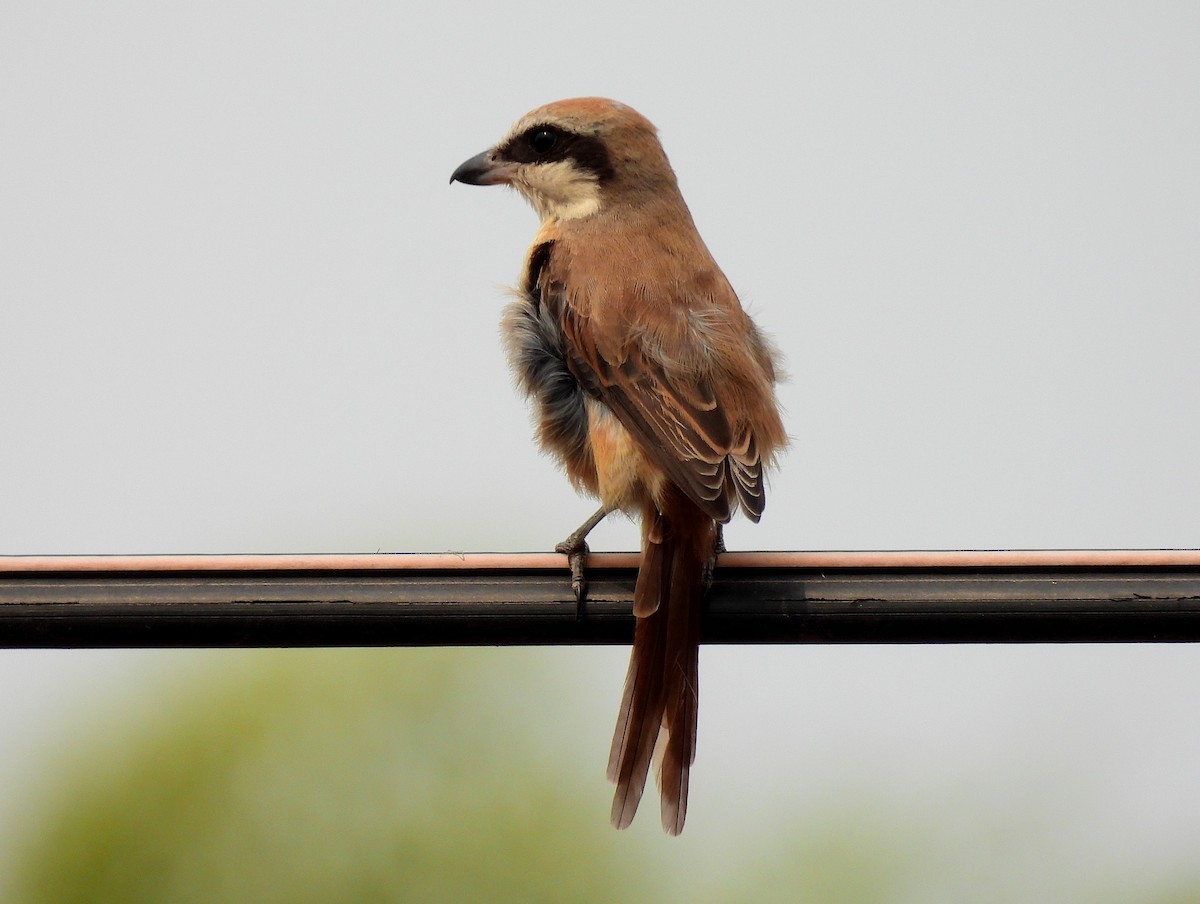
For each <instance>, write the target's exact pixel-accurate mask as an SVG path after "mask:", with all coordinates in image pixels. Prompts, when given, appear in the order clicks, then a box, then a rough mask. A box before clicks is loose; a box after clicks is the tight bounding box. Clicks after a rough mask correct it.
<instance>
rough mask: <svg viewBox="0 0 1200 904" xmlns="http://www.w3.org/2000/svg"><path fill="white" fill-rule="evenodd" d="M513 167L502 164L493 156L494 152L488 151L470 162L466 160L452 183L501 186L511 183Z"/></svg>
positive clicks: (453, 177)
mask: <svg viewBox="0 0 1200 904" xmlns="http://www.w3.org/2000/svg"><path fill="white" fill-rule="evenodd" d="M512 169H513V165H512V164H511V163H502V162H499V161H497V160H496V159H495V158H494V157H493V156H492V151H491V150H490V149H489V150H486V151H484V152H483V153H482V154H476V155H475V156H474V157H472V158H471V159H470V160H464V161H463V162H462V164H460V165H459V167H458V169H456V170H455V171H454V172H453V173H451V174H450V181H451V182H452V183H453V182H461V183H462V184H463V185H499V184H501V183H505V182H508V181H509V178H510V176H511V175H512Z"/></svg>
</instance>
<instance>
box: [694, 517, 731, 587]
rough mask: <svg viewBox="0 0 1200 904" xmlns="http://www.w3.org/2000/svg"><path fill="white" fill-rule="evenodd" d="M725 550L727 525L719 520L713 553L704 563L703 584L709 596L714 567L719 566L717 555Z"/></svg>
mask: <svg viewBox="0 0 1200 904" xmlns="http://www.w3.org/2000/svg"><path fill="white" fill-rule="evenodd" d="M724 551H725V525H723V524H722V523H721V522H720V521H718V522H717V539H716V541H715V542H714V543H713V551H712V555H711V556H709V557H708V561H707V562H705V563H704V583H703V584H701V585H700V586H702V587H703V588H704V595H705V596H708V588H709V587H711V586H712V582H713V569H715V568H716V567H717V557H718V556H719V555H721V553H723V552H724Z"/></svg>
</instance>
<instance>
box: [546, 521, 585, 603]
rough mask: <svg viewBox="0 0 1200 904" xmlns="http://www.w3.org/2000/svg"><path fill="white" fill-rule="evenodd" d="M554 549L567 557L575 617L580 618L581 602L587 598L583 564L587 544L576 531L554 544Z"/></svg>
mask: <svg viewBox="0 0 1200 904" xmlns="http://www.w3.org/2000/svg"><path fill="white" fill-rule="evenodd" d="M554 551H555V552H558V553H562V554H563V555H565V556H566V557H567V564H568V565H569V566H570V567H571V591H572V592H573V593H574V594H575V617H576V618H577V619H582V618H583V604H584V601H585V600H586V599H587V574H586V573H585V566H586V565H587V557H588V545H587V543H586V542H584V539H583V537H581V536H579V535H578V532H576V533H574V534H571V536H569V537H567V539H565V540H563V541H562V542H561V543H559V544H558V545H557V546H555V547H554Z"/></svg>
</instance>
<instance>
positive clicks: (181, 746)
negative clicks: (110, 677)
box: [15, 650, 640, 904]
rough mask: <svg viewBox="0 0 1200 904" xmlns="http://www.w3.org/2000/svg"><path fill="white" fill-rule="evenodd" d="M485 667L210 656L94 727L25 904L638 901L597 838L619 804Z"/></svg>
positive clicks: (29, 875)
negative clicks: (581, 772) (591, 782)
mask: <svg viewBox="0 0 1200 904" xmlns="http://www.w3.org/2000/svg"><path fill="white" fill-rule="evenodd" d="M485 661H486V657H483V656H480V655H478V653H476V652H474V651H451V650H421V651H395V650H365V651H328V650H304V651H272V652H256V653H245V652H242V653H238V652H224V653H214V654H211V658H209V659H208V660H206V662H207V665H205V667H203V668H202V669H200V670H199V671H198V673H197V674H196V675H195V676H194V678H195V680H194V681H193V682H191V684H190V687H188V689H186V690H185V691H184V692H183V693H182V694H179V693H177V694H173V695H169V696H171V697H172V699H169V700H165V701H159V704H160V705H157V706H152V707H150V715H149V716H148V717H146V718H145V719H143V723H144V724H141V725H140V726H139V725H133V726H130V725H127V724H121V725H120V726H119V727H118V729H117V731H116V732H115V733H113V735H110V736H107V737H104V738H94V739H85V743H86V744H87V747H86V748H85V749H78V750H76V751H74V752H72V753H70V754H68V755H67V756H66V757H65V758H64V759H65V760H66V762H65V763H63V764H59V765H60V766H61V767H62V768H61V770H56V771H58V772H59V780H58V782H57V784H56V787H55V790H54V793H53V797H54V801H53V802H52V803H50V804H49V805H48V807H47V810H46V815H45V818H44V824H43V825H42V826H41V827H40V829H39V828H38V827H36V826H35V827H34V829H35V832H34V837H33V838H32V839H31V842H30V845H29V847H28V850H27V852H26V857H25V860H24V865H23V868H22V869H21V870H20V872H19V875H18V876H16V877H15V879H16V886H17V888H16V895H17V897H16V900H18V901H20V902H22V904H42V902H45V904H50V902H53V904H71V902H80V904H82V902H89V904H105V902H112V904H118V902H119V904H143V902H144V904H164V902H171V904H190V902H197V904H198V902H206V904H207V902H225V904H237V902H255V904H271V902H280V904H283V902H288V904H306V902H314V904H315V902H334V901H336V902H349V904H354V902H393V901H395V902H400V901H405V902H407V901H497V902H504V901H522V902H529V901H533V902H536V901H589V900H594V901H603V900H618V899H620V898H622V897H624V895H625V894H628V893H629V892H630V883H631V876H633V877H636V876H637V875H638V874H639V873H640V870H639V869H638V867H637V864H630V863H624V864H618V863H616V862H614V857H615V853H613V852H612V849H611V848H608V847H606V846H605V845H604V844H602V843H598V842H599V841H601V840H603V839H605V837H606V836H607V835H608V834H610V833H611V832H612V830H611V829H610V828H609V827H608V825H607V820H606V819H605V818H604V817H605V815H606V811H605V810H602V809H599V808H598V807H596V806H595V802H594V801H587V802H582V801H580V800H579V799H578V795H576V794H573V793H572V788H573V787H577V786H578V783H573V782H572V776H571V772H572V770H573V769H574V768H575V767H576V766H577V765H578V764H577V763H557V762H553V761H551V760H550V759H549V758H548V756H547V754H545V753H543V752H542V751H541V749H540V747H541V746H544V745H539V744H538V740H539V735H538V733H537V732H530V731H528V730H527V728H528V726H527V725H522V718H521V717H520V716H519V715H518V716H517V717H516V718H514V715H513V710H512V708H511V707H506V706H505V705H504V697H505V694H506V693H508V694H516V693H520V692H521V690H522V688H521V685H522V683H523V682H522V679H521V678H520V677H519V676H514V675H513V674H511V670H509V671H506V672H505V675H504V677H503V678H501V677H500V676H498V675H492V674H489V673H488V670H487V668H486V665H485ZM185 687H187V685H185ZM526 721H527V720H526ZM626 859H627V858H626ZM618 885H619V887H620V888H621V889H623V890H624V891H623V892H622V893H620V894H618V892H617V888H618Z"/></svg>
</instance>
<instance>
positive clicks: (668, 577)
mask: <svg viewBox="0 0 1200 904" xmlns="http://www.w3.org/2000/svg"><path fill="white" fill-rule="evenodd" d="M642 525H643V527H642V550H643V552H642V564H641V569H640V570H639V572H638V581H637V586H636V588H635V590H634V613H635V614H636V615H637V616H638V619H637V627H636V628H635V631H634V640H633V652H632V655H631V656H630V660H629V672H628V675H627V676H626V679H625V691H624V696H623V698H622V701H621V710H620V715H619V716H618V718H617V728H616V732H615V734H614V736H613V744H612V749H611V752H610V754H609V763H608V777H609V779H610V780H612V781H613V782H615V783H616V785H617V789H616V794H615V796H614V798H613V808H612V822H613V825H614V826H616V827H617V828H625V827H626V826H628V825H629V824H630V822H632V820H633V816H634V814H635V813H636V812H637V807H638V803H639V802H640V800H641V796H642V792H643V791H644V790H645V785H646V776H647V773H648V771H649V767H650V763H651V760H652V759H653V760H654V762H655V777H656V779H657V780H658V786H659V791H660V793H661V796H662V822H663V828H664V829H666V831H667V832H669V833H670V834H672V835H677V834H679V832H680V831H681V830H682V829H683V823H684V819H685V817H686V815H687V794H688V770H689V768H690V767H691V765H692V761H693V760H694V759H695V756H696V712H697V674H698V662H699V647H700V603H701V597H702V596H703V593H704V575H705V569H706V566H707V563H708V561H709V559H710V558H711V556H712V554H713V551H714V545H715V542H716V522H714V521H713V519H712V518H710V517H709V516H708V515H706V514H704V512H702V511H701V510H700V509H699V508H697V507H696V506H695V504H694V503H692V502H691V501H690V500H688V499H686V498H685V497H684V496H683V495H682V494H681V493H680V494H677V495H672V496H670V497H669V498H668V499H667V500H665V501H664V505H663V511H657V510H655V509H654V508H653V507H650V510H649V511H647V512H646V513H645V515H644V517H643V519H642Z"/></svg>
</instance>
